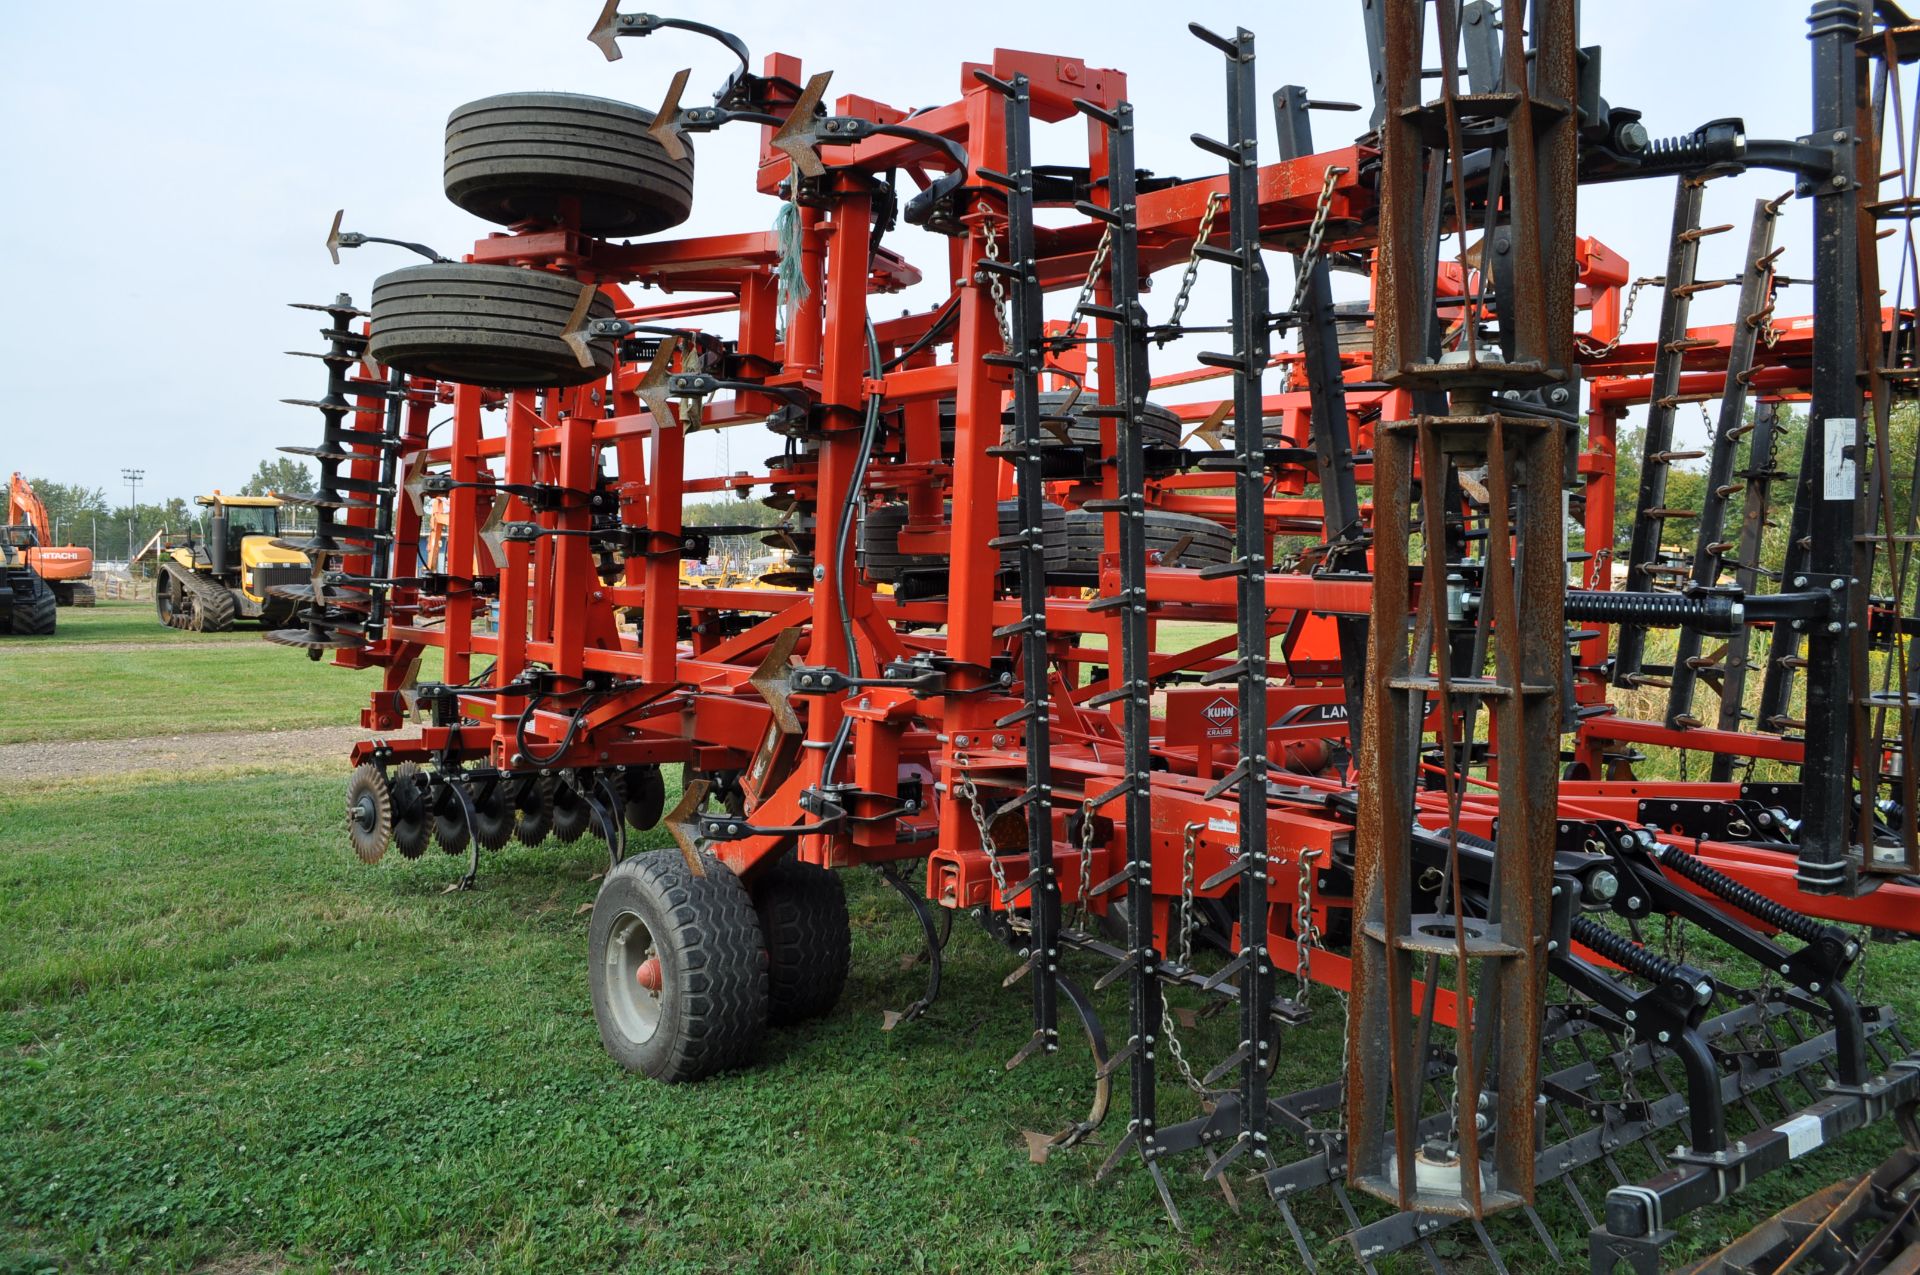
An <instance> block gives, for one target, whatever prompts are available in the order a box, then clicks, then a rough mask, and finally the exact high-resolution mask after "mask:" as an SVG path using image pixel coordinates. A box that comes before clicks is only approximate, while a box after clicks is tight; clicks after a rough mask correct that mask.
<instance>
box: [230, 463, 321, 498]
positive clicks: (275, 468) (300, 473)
mask: <svg viewBox="0 0 1920 1275" xmlns="http://www.w3.org/2000/svg"><path fill="white" fill-rule="evenodd" d="M312 490H313V471H312V470H310V469H308V468H307V467H306V465H305V464H304V463H303V462H301V461H297V460H292V459H289V458H287V457H284V456H283V457H281V458H280V459H278V460H263V461H261V462H260V464H259V466H258V467H257V468H255V469H254V471H253V477H251V478H249V479H247V481H246V482H245V484H243V485H242V486H241V488H240V490H239V492H237V493H236V494H237V495H241V496H271V495H273V494H274V493H275V492H281V491H312Z"/></svg>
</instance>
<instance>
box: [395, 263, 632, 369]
mask: <svg viewBox="0 0 1920 1275" xmlns="http://www.w3.org/2000/svg"><path fill="white" fill-rule="evenodd" d="M584 286H586V285H583V284H581V283H580V282H579V281H578V280H576V279H570V278H568V277H567V276H565V275H561V274H553V273H551V272H549V271H545V270H520V269H516V268H515V267H513V266H482V265H473V264H471V263H468V262H459V261H449V262H442V263H436V264H433V265H425V266H408V267H407V268H406V269H404V270H395V271H392V272H391V273H389V274H383V275H381V276H380V277H379V278H378V279H375V280H374V281H373V339H372V340H371V341H370V342H369V343H368V347H367V349H368V352H369V353H370V354H372V356H373V357H374V358H375V359H377V360H379V361H380V362H381V363H384V364H387V365H388V366H389V367H396V368H399V369H400V370H401V371H402V372H410V373H412V374H413V375H415V376H430V377H433V378H434V379H435V380H441V381H456V382H459V383H461V384H463V385H488V386H499V387H502V388H506V389H532V388H540V387H552V386H563V385H584V384H586V383H587V382H588V381H597V380H600V379H601V378H602V377H604V376H606V375H607V373H608V372H610V371H612V370H613V343H612V342H610V341H605V340H601V341H595V342H592V343H591V344H590V345H589V346H588V348H589V349H590V350H591V351H592V355H593V362H592V364H591V365H590V366H588V367H582V366H580V360H579V359H578V358H577V357H576V356H575V355H574V352H573V347H571V346H570V345H568V344H567V343H566V341H565V340H563V339H562V337H563V335H564V334H565V332H566V331H567V321H568V319H569V318H571V317H572V314H573V308H574V305H575V303H576V302H578V301H579V299H580V289H581V288H582V287H584ZM587 317H588V318H589V319H611V318H612V317H613V302H611V301H609V300H608V299H607V297H606V294H605V293H599V294H596V295H595V296H594V298H593V304H592V306H591V307H590V308H589V310H588V313H587Z"/></svg>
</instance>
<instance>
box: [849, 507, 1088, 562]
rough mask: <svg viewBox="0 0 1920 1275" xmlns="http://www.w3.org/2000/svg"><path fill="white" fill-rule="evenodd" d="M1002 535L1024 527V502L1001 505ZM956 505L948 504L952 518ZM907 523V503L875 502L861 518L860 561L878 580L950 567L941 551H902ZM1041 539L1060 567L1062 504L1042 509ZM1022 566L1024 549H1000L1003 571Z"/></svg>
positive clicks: (1063, 548)
mask: <svg viewBox="0 0 1920 1275" xmlns="http://www.w3.org/2000/svg"><path fill="white" fill-rule="evenodd" d="M999 513H1000V517H999V526H1000V531H999V534H1000V535H1003V536H1007V535H1012V534H1013V533H1014V532H1015V531H1017V530H1019V528H1020V502H1019V501H1017V500H1003V501H1001V502H1000V505H999ZM951 515H952V508H951V506H949V507H948V516H949V519H951ZM906 525H907V506H906V504H905V503H904V502H900V501H893V502H889V503H887V504H883V505H875V506H874V507H873V508H871V509H868V510H867V511H866V514H865V516H864V517H863V518H862V519H861V520H860V529H859V546H860V552H859V564H860V568H861V570H863V571H865V572H866V573H867V575H868V576H869V577H870V578H872V579H874V580H878V581H892V580H898V579H899V578H900V573H901V572H902V571H906V570H913V569H919V568H929V569H930V568H936V567H938V568H946V567H948V566H949V565H950V564H951V561H952V560H951V558H950V557H949V556H943V555H940V554H924V553H902V552H901V551H900V532H901V531H902V529H904V528H905V527H906ZM1040 527H1041V541H1042V543H1043V544H1045V546H1046V555H1047V564H1048V567H1049V568H1050V569H1054V570H1058V569H1060V568H1059V566H1058V565H1057V564H1061V563H1064V562H1065V560H1066V554H1067V511H1066V509H1065V508H1063V507H1062V506H1060V505H1056V504H1053V503H1051V502H1049V503H1048V504H1047V505H1046V506H1045V508H1044V509H1043V510H1042V515H1041V521H1040ZM1019 565H1020V550H1018V549H1016V548H1011V547H1009V548H1005V549H1002V550H1001V551H1000V568H1001V570H1003V571H1013V570H1017V569H1018V568H1019Z"/></svg>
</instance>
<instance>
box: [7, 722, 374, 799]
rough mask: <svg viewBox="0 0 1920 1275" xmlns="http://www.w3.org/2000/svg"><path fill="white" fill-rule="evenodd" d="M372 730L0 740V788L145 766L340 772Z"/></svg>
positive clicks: (323, 728) (321, 728)
mask: <svg viewBox="0 0 1920 1275" xmlns="http://www.w3.org/2000/svg"><path fill="white" fill-rule="evenodd" d="M372 734H373V732H371V731H364V730H361V729H360V728H359V727H357V726H315V727H311V728H309V729H306V730H245V731H218V732H213V733H209V734H204V735H153V736H148V737H146V738H143V739H76V740H67V741H62V742H43V743H27V744H0V788H4V787H5V786H6V784H7V783H8V782H9V781H18V780H33V779H36V778H43V779H56V778H58V779H76V778H86V777H89V776H95V775H112V774H127V773H132V772H136V771H149V770H160V771H169V770H170V771H178V772H181V773H183V774H189V775H197V774H201V773H204V772H206V771H209V770H220V769H231V768H235V767H241V766H251V765H276V764H282V765H283V764H287V763H292V762H314V761H331V762H333V763H335V764H337V765H339V766H340V767H341V768H342V771H343V773H344V769H345V766H346V761H347V749H348V748H349V747H351V746H352V744H353V743H354V741H355V740H360V739H367V738H370V737H371V735H372Z"/></svg>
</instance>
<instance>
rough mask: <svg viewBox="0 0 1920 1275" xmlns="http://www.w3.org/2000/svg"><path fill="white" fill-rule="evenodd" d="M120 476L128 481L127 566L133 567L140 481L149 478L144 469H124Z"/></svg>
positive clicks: (138, 513)
mask: <svg viewBox="0 0 1920 1275" xmlns="http://www.w3.org/2000/svg"><path fill="white" fill-rule="evenodd" d="M120 476H121V477H122V478H124V479H126V480H127V566H128V567H132V566H133V528H134V525H135V524H136V523H137V522H139V520H140V480H141V479H142V478H145V477H146V476H147V471H146V470H144V469H123V470H121V471H120Z"/></svg>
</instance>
